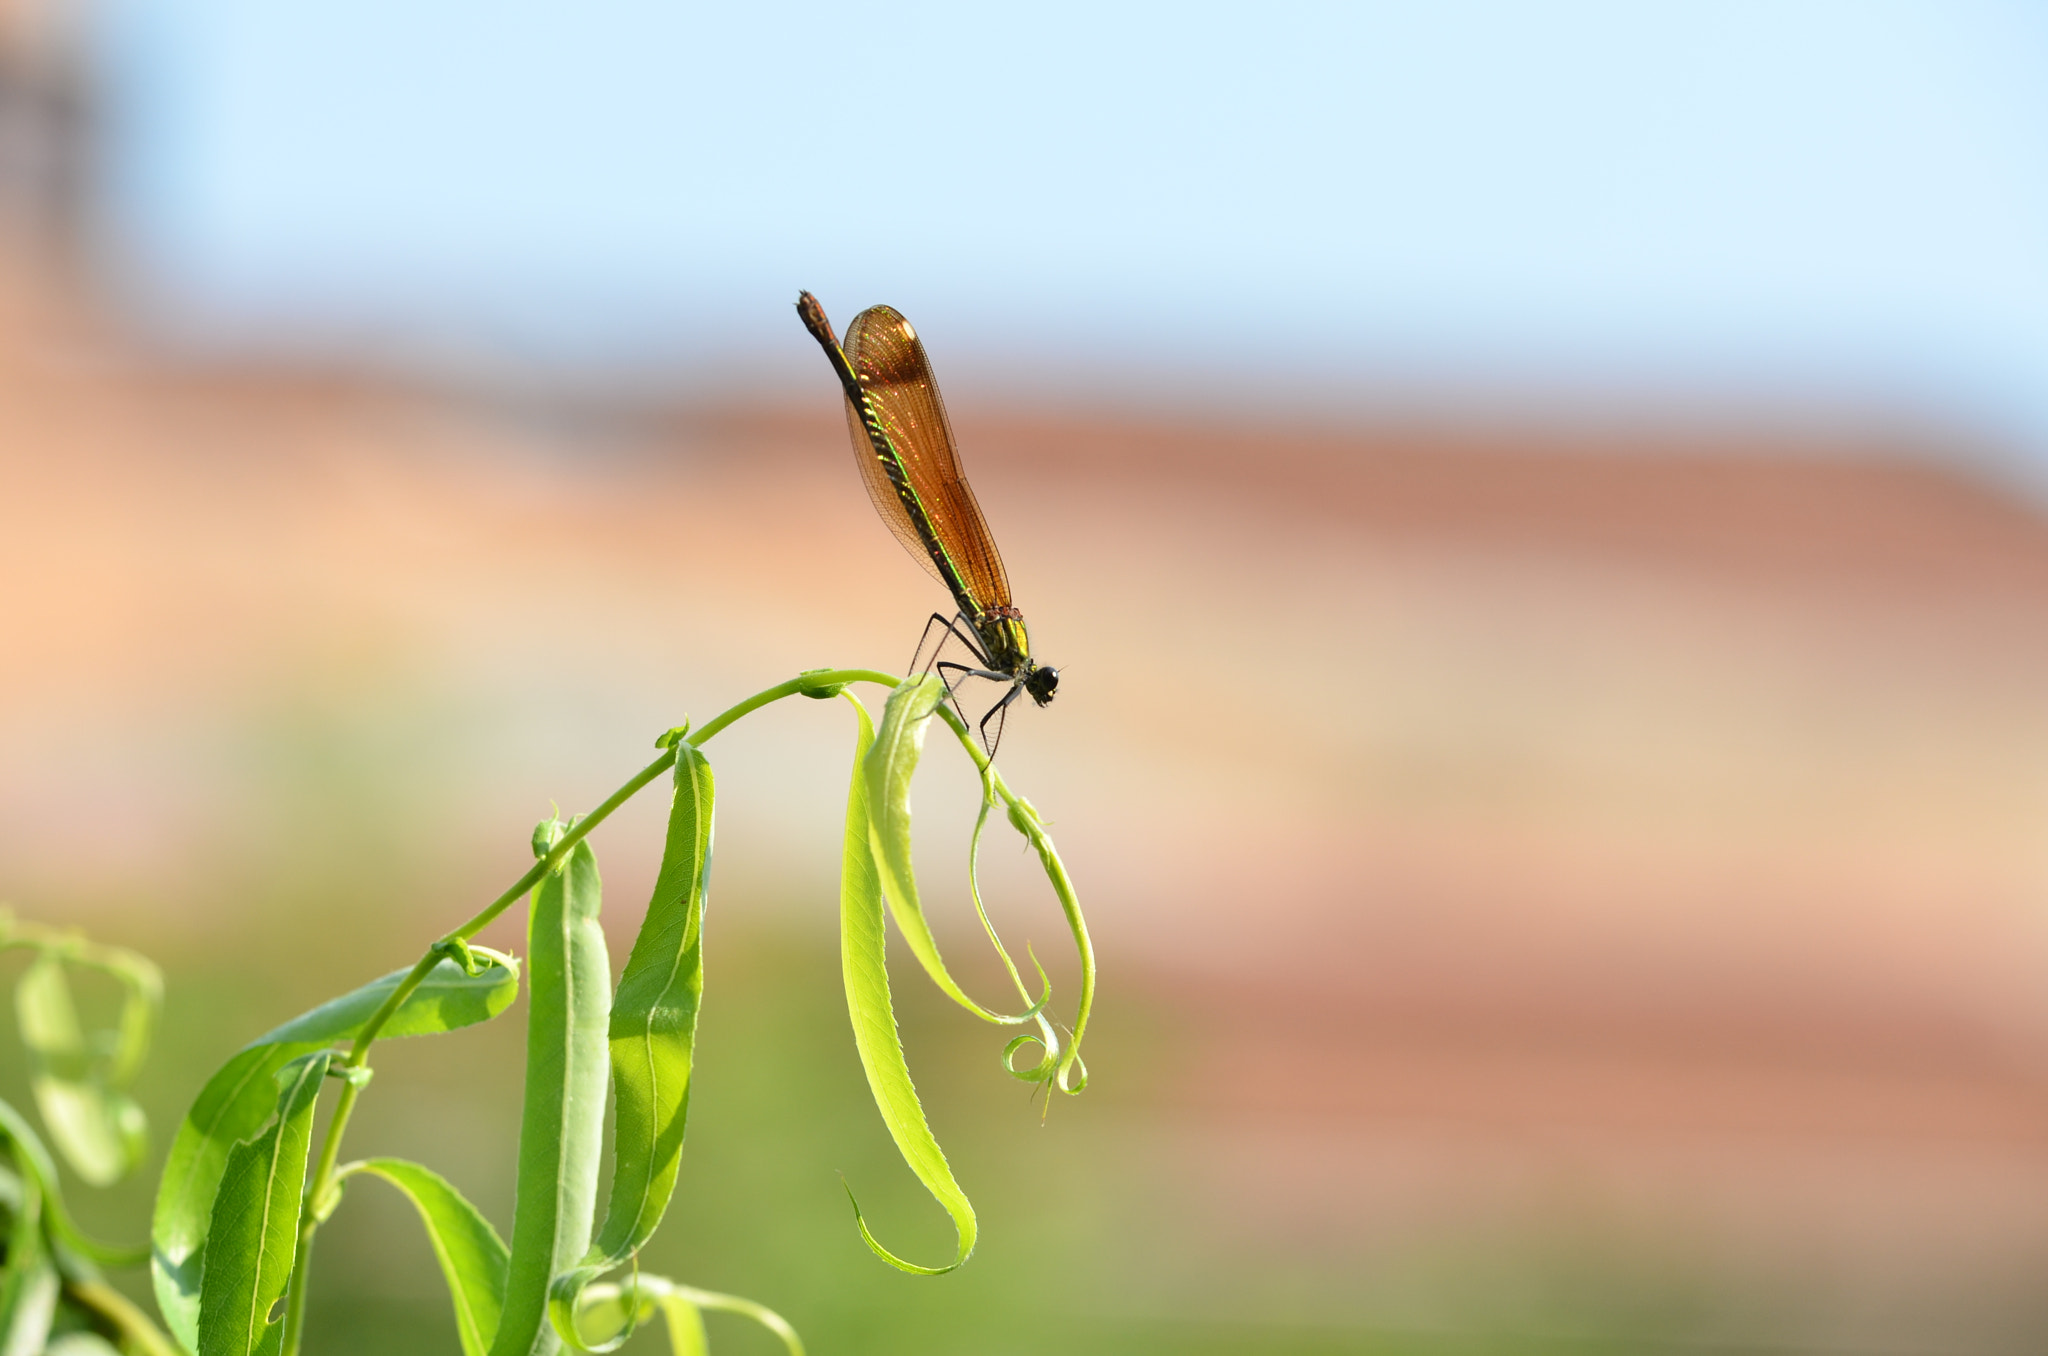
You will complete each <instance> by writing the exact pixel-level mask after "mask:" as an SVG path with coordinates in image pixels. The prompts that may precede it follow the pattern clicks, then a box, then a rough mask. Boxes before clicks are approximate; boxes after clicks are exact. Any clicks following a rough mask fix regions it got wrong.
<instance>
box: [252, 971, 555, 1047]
mask: <svg viewBox="0 0 2048 1356" xmlns="http://www.w3.org/2000/svg"><path fill="white" fill-rule="evenodd" d="M475 950H476V951H477V953H478V954H479V955H483V956H485V957H486V958H488V959H489V960H490V961H491V965H490V966H489V967H487V968H486V969H484V970H483V971H482V972H480V973H478V974H474V975H471V974H466V973H464V971H463V968H462V967H461V966H460V965H459V964H457V963H456V962H455V961H454V960H452V959H444V960H442V961H441V962H440V963H439V964H438V965H436V966H435V967H434V968H433V969H432V970H430V971H428V972H427V977H426V978H425V979H424V980H422V981H420V986H419V987H418V988H417V989H414V990H413V991H412V993H411V994H409V995H408V996H407V997H406V1000H405V1002H404V1004H402V1005H401V1006H400V1007H399V1009H398V1011H397V1012H394V1013H393V1014H391V1020H390V1021H388V1022H386V1023H385V1024H384V1029H383V1031H382V1032H380V1033H379V1036H378V1039H380V1040H389V1039H391V1038H392V1037H394V1036H433V1035H439V1034H440V1033H441V1032H444V1031H454V1030H457V1029H458V1028H461V1027H465V1026H474V1025H476V1024H477V1023H478V1022H487V1021H489V1020H490V1019H491V1018H493V1017H495V1016H497V1015H498V1014H499V1013H501V1012H503V1011H504V1010H505V1009H506V1008H507V1007H509V1006H511V1003H512V1000H513V999H514V998H516V997H518V996H519V965H518V962H516V961H514V960H513V959H512V958H510V957H509V956H502V955H499V954H498V953H497V952H494V951H486V950H485V949H484V948H483V947H477V948H475ZM411 973H412V967H410V966H407V967H406V968H405V969H403V970H393V971H392V972H391V973H390V974H388V975H384V976H383V977H381V978H378V979H373V980H371V981H370V982H369V983H368V984H365V985H363V987H362V988H360V989H357V990H355V991H354V992H353V993H347V994H343V995H342V996H341V997H339V998H336V999H334V1000H332V1001H330V1002H326V1003H322V1004H321V1005H320V1006H319V1007H317V1008H314V1009H313V1010H312V1011H311V1012H308V1013H303V1014H301V1015H300V1016H297V1017H294V1018H293V1019H292V1020H291V1021H289V1022H286V1023H285V1024H284V1025H283V1026H280V1027H278V1028H276V1029H275V1030H273V1031H271V1032H269V1033H267V1034H265V1035H263V1036H260V1037H258V1038H257V1039H256V1040H255V1041H253V1042H251V1044H254V1045H284V1044H291V1043H297V1042H301V1041H318V1042H321V1043H322V1044H326V1043H329V1042H332V1041H342V1040H348V1039H350V1038H351V1037H353V1036H354V1035H355V1034H356V1032H357V1030H358V1029H360V1028H361V1026H362V1024H363V1022H364V1021H365V1020H367V1019H368V1018H369V1016H370V1015H371V1014H372V1013H374V1012H376V1010H377V1009H378V1008H379V1007H381V1006H383V1003H384V1000H385V999H387V998H389V997H390V996H391V991H392V990H393V989H395V988H397V987H398V985H399V983H400V981H402V980H403V979H404V978H405V977H406V976H407V975H409V974H411Z"/></svg>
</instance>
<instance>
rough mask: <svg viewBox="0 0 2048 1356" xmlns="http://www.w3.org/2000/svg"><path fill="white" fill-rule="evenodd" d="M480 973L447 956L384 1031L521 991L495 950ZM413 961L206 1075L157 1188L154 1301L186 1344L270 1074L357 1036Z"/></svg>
mask: <svg viewBox="0 0 2048 1356" xmlns="http://www.w3.org/2000/svg"><path fill="white" fill-rule="evenodd" d="M478 951H479V953H480V954H484V955H486V956H487V957H488V958H489V959H490V960H491V962H492V963H491V965H490V966H489V967H488V968H487V969H485V970H483V971H482V972H481V973H479V974H476V975H469V974H465V973H464V972H463V969H462V967H461V966H460V965H459V964H457V963H456V962H455V961H453V960H443V961H441V962H440V963H439V964H437V965H436V966H435V967H434V969H433V970H432V971H430V972H429V973H428V975H427V978H426V980H425V981H424V982H422V983H421V985H420V987H419V988H418V989H417V990H415V991H414V992H413V994H412V995H411V996H410V997H409V998H407V999H406V1001H405V1003H404V1004H403V1005H401V1006H400V1007H399V1009H398V1011H397V1012H396V1013H394V1014H393V1015H392V1018H391V1021H390V1022H389V1023H388V1024H387V1025H386V1026H385V1028H384V1032H383V1034H384V1035H386V1036H423V1035H429V1034H432V1033H434V1032H440V1031H452V1030H454V1029H456V1028H457V1027H462V1026H469V1025H472V1024H474V1023H477V1022H482V1021H486V1020H488V1019H490V1018H492V1017H495V1016H497V1015H498V1014H499V1013H500V1012H503V1011H504V1010H505V1008H506V1007H507V1006H508V1005H509V1004H510V1003H511V1002H512V1000H513V998H515V997H516V996H517V995H518V992H519V965H518V962H517V961H514V960H513V959H512V958H511V957H509V956H500V955H498V954H496V953H495V952H484V951H483V950H482V948H478ZM409 973H410V971H409V970H395V971H393V972H392V973H390V974H388V975H385V976H383V977H382V978H381V979H376V980H372V981H371V982H370V983H368V984H365V985H364V986H363V987H362V988H360V989H357V990H356V991H355V992H354V993H351V994H347V995H344V996H343V997H341V998H337V999H335V1000H334V1001H332V1002H330V1003H324V1004H322V1005H321V1006H319V1007H317V1008H314V1009H313V1010H312V1011H311V1012H308V1013H306V1014H304V1015H303V1016H300V1017H296V1018H294V1019H292V1020H291V1021H289V1022H286V1023H285V1024H284V1025H283V1026H280V1027H278V1028H276V1029H275V1030H273V1031H271V1032H269V1033H268V1034H267V1035H264V1036H262V1037H259V1038H258V1039H257V1040H255V1041H252V1042H251V1043H250V1044H248V1045H246V1046H244V1047H243V1048H242V1049H241V1050H239V1051H237V1052H236V1053H235V1056H234V1057H233V1058H232V1059H230V1060H229V1061H228V1062H227V1063H226V1064H225V1065H223V1066H222V1067H221V1069H220V1071H219V1072H218V1073H216V1074H214V1076H213V1077H212V1078H210V1079H208V1080H207V1083H206V1086H205V1087H204V1088H202V1089H201V1090H200V1093H199V1096H198V1098H197V1099H196V1100H195V1101H194V1102H193V1103H192V1109H191V1110H190V1111H189V1112H187V1113H186V1114H185V1120H184V1122H183V1123H182V1124H181V1125H179V1127H178V1133H177V1136H176V1137H175V1138H174V1139H173V1140H172V1141H171V1151H170V1155H169V1157H168V1158H167V1160H166V1161H165V1163H164V1174H163V1179H162V1181H161V1182H160V1183H159V1184H158V1187H157V1197H156V1214H155V1218H154V1220H153V1223H152V1226H151V1241H152V1244H153V1251H152V1254H151V1258H150V1269H151V1273H152V1277H153V1279H154V1281H155V1285H156V1300H157V1308H158V1309H159V1310H160V1311H161V1312H162V1314H163V1317H164V1323H165V1325H166V1326H167V1327H169V1328H170V1330H171V1335H172V1336H174V1337H176V1338H177V1339H178V1340H179V1341H180V1342H182V1343H183V1344H184V1345H185V1346H186V1347H188V1348H189V1347H192V1346H194V1345H196V1344H197V1342H198V1340H199V1336H198V1334H199V1274H200V1259H201V1256H202V1254H203V1252H204V1250H205V1247H206V1234H207V1229H208V1227H209V1226H210V1222H211V1220H212V1216H213V1205H214V1197H215V1194H216V1193H217V1192H218V1190H219V1188H220V1182H221V1173H222V1171H223V1169H224V1168H225V1167H226V1165H227V1160H228V1154H229V1151H230V1150H231V1149H232V1148H233V1146H234V1145H235V1144H237V1143H238V1142H240V1141H242V1140H246V1139H248V1138H250V1137H251V1136H253V1135H255V1134H256V1132H257V1131H258V1130H259V1129H260V1128H261V1127H262V1125H263V1124H264V1122H265V1121H266V1120H268V1119H269V1118H270V1116H271V1114H272V1112H273V1111H274V1109H275V1104H276V1093H275V1086H274V1083H273V1080H274V1079H275V1078H276V1076H277V1075H278V1073H279V1072H280V1071H281V1070H283V1068H284V1067H285V1066H286V1065H287V1064H289V1063H291V1062H292V1061H293V1060H294V1059H297V1058H299V1057H300V1056H302V1055H306V1054H309V1053H311V1052H312V1051H314V1050H318V1049H320V1048H322V1047H323V1046H328V1045H332V1044H334V1043H335V1042H338V1041H345V1040H348V1039H350V1038H351V1037H353V1036H354V1035H355V1034H356V1033H357V1031H359V1030H360V1029H361V1027H362V1024H363V1022H364V1020H365V1019H367V1018H368V1017H369V1016H370V1014H371V1013H373V1012H375V1011H376V1010H377V1008H378V1006H379V1005H381V1004H382V1003H383V1001H384V1000H385V998H387V997H388V996H390V993H391V991H392V989H393V988H394V987H396V985H397V984H398V982H399V981H400V980H402V979H403V978H405V976H406V975H407V974H409Z"/></svg>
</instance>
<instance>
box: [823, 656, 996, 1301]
mask: <svg viewBox="0 0 2048 1356" xmlns="http://www.w3.org/2000/svg"><path fill="white" fill-rule="evenodd" d="M898 691H899V692H900V691H901V689H898ZM847 700H848V701H850V702H853V709H854V710H855V712H857V713H858V715H859V718H860V731H859V733H858V735H857V736H856V738H855V742H854V752H853V779H852V785H851V786H850V787H849V789H848V791H847V795H846V838H845V842H844V847H843V853H842V857H841V862H840V873H839V955H840V968H841V971H842V973H843V975H844V978H845V981H846V1011H847V1015H848V1016H849V1017H850V1018H851V1019H852V1021H853V1043H854V1047H855V1048H856V1049H857V1050H859V1052H860V1063H861V1068H862V1069H863V1070H865V1071H866V1073H867V1077H868V1088H869V1089H870V1090H871V1091H872V1092H873V1093H874V1097H875V1107H876V1109H878V1110H879V1111H880V1112H881V1113H882V1123H883V1124H885V1125H887V1126H888V1127H889V1135H890V1137H891V1138H892V1139H894V1140H895V1141H896V1151H897V1152H898V1153H900V1154H902V1155H903V1161H904V1163H905V1164H907V1165H908V1166H909V1168H910V1170H911V1171H912V1172H914V1173H916V1174H917V1179H918V1181H920V1182H923V1183H924V1186H925V1190H927V1191H929V1192H931V1193H932V1196H933V1197H934V1199H936V1200H937V1201H938V1203H939V1204H940V1205H941V1206H942V1207H944V1208H945V1211H946V1213H947V1214H949V1215H951V1216H952V1217H953V1227H954V1229H955V1230H956V1231H957V1232H958V1234H959V1239H960V1247H959V1252H958V1254H957V1255H956V1256H955V1257H954V1258H953V1260H952V1261H951V1262H950V1263H948V1264H947V1265H945V1266H939V1267H927V1266H919V1265H917V1264H916V1263H914V1262H906V1261H904V1260H903V1259H902V1258H900V1257H898V1256H896V1255H895V1254H894V1253H892V1252H890V1251H889V1250H888V1249H887V1248H885V1247H883V1246H882V1245H881V1244H880V1243H879V1242H877V1241H876V1240H875V1236H874V1235H873V1234H872V1233H870V1232H868V1226H867V1221H866V1220H864V1219H862V1218H861V1214H860V1204H859V1202H857V1201H856V1202H855V1203H854V1207H853V1217H854V1221H855V1223H856V1224H858V1225H859V1226H860V1236H861V1237H862V1238H864V1239H866V1240H867V1245H868V1247H870V1248H872V1249H873V1250H874V1252H875V1255H876V1256H877V1257H880V1258H881V1259H882V1260H883V1261H885V1262H887V1263H889V1265H891V1266H893V1267H898V1268H900V1269H902V1270H904V1271H909V1272H914V1273H916V1274H917V1275H920V1276H937V1275H941V1274H943V1273H945V1272H948V1271H951V1270H953V1269H954V1268H955V1267H957V1266H959V1265H960V1264H961V1263H962V1262H965V1261H966V1260H967V1258H968V1256H969V1255H970V1254H971V1253H973V1251H974V1240H975V1229H976V1225H975V1221H974V1206H973V1204H972V1203H970V1202H969V1201H968V1199H967V1193H966V1192H964V1191H962V1190H961V1189H960V1184H959V1183H958V1182H956V1181H954V1180H953V1170H952V1168H951V1167H950V1166H949V1165H948V1164H947V1162H946V1155H945V1152H944V1151H943V1150H942V1149H940V1148H939V1142H938V1140H937V1138H936V1137H934V1136H933V1134H932V1128H931V1125H930V1124H929V1123H928V1122H927V1121H926V1120H925V1115H924V1107H923V1105H922V1104H921V1103H920V1102H919V1101H918V1100H917V1088H916V1087H915V1085H913V1084H912V1083H911V1081H910V1063H909V1061H908V1060H907V1059H906V1058H905V1057H904V1054H903V1038H902V1036H901V1035H900V1034H899V1033H898V1032H897V1029H896V1009H895V1007H894V1006H893V1005H892V1004H891V1002H890V998H889V967H888V962H887V959H886V956H885V954H884V946H885V933H884V929H883V921H882V887H881V882H880V879H879V877H878V873H877V871H876V861H875V858H876V852H875V850H874V848H873V846H872V842H873V839H872V838H871V836H870V826H869V815H868V804H869V802H868V792H869V788H870V787H871V786H872V785H873V781H872V780H871V779H870V777H869V775H868V769H869V768H870V767H872V766H873V764H874V754H875V752H877V751H879V750H880V748H881V745H880V744H878V743H877V742H876V739H875V727H874V725H873V723H872V722H870V721H869V720H868V713H867V709H866V708H865V707H863V706H862V705H861V704H860V703H859V702H858V701H855V700H854V698H853V697H852V696H848V697H847ZM889 700H890V703H891V705H892V706H893V705H894V703H895V701H896V698H895V697H893V696H892V697H891V698H890V699H889ZM926 714H927V715H929V714H930V708H929V706H927V707H926ZM852 1194H853V1192H852V1189H851V1188H850V1187H849V1188H848V1190H847V1195H848V1196H849V1197H851V1196H852Z"/></svg>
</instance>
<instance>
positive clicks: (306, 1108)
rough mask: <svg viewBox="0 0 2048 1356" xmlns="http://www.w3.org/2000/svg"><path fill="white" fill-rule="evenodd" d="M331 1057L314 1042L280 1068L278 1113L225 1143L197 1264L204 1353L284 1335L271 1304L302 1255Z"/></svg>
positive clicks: (214, 1354) (222, 1353)
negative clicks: (303, 1220)
mask: <svg viewBox="0 0 2048 1356" xmlns="http://www.w3.org/2000/svg"><path fill="white" fill-rule="evenodd" d="M333 1058H334V1052H333V1051H331V1050H315V1051H313V1052H312V1053H311V1054H306V1055H300V1056H299V1057H298V1058H297V1059H294V1060H292V1061H291V1062H289V1063H288V1064H286V1065H285V1066H284V1067H283V1068H282V1069H280V1070H278V1072H277V1076H276V1078H275V1079H274V1080H273V1081H274V1082H275V1083H276V1084H277V1089H278V1092H277V1112H276V1115H275V1116H274V1117H272V1119H271V1121H270V1123H269V1124H268V1125H267V1126H265V1127H264V1129H263V1131H262V1133H260V1134H258V1135H257V1136H256V1137H255V1138H254V1139H249V1140H244V1141H242V1142H241V1143H238V1144H236V1145H234V1146H233V1147H231V1148H230V1149H229V1150H228V1156H227V1162H226V1163H225V1164H224V1165H223V1166H222V1169H221V1175H220V1188H219V1190H218V1191H217V1192H216V1193H215V1194H214V1198H213V1209H212V1211H211V1219H210V1220H209V1221H208V1227H207V1231H206V1250H205V1253H204V1258H203V1262H202V1264H201V1267H200V1280H199V1286H200V1289H199V1324H198V1332H199V1344H198V1350H199V1356H251V1353H253V1352H258V1351H262V1352H274V1351H276V1350H278V1347H279V1344H280V1343H281V1342H282V1341H283V1340H284V1328H283V1324H282V1322H281V1321H273V1320H272V1318H271V1317H270V1311H271V1309H272V1307H273V1306H274V1305H276V1303H277V1302H278V1301H279V1300H280V1299H282V1298H284V1288H285V1285H286V1283H287V1282H288V1281H290V1279H291V1273H292V1261H293V1258H294V1257H295V1256H296V1255H297V1245H298V1234H299V1202H300V1199H301V1198H302V1197H303V1196H304V1194H305V1190H306V1157H307V1155H308V1154H309V1153H310V1152H311V1151H312V1148H313V1112H314V1109H315V1107H316V1106H317V1105H318V1102H319V1097H320V1084H321V1081H322V1080H323V1079H325V1078H326V1077H327V1066H328V1065H329V1064H330V1063H331V1062H332V1061H333Z"/></svg>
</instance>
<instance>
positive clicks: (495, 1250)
mask: <svg viewBox="0 0 2048 1356" xmlns="http://www.w3.org/2000/svg"><path fill="white" fill-rule="evenodd" d="M358 1173H367V1174H368V1175H370V1176H372V1177H381V1178H383V1179H384V1180H385V1181H387V1182H389V1183H391V1185H393V1186H395V1187H397V1188H398V1189H399V1190H400V1191H402V1192H404V1193H405V1198H406V1199H407V1200H409V1201H411V1202H412V1205H413V1209H415V1210H417V1211H419V1214H420V1222H421V1223H422V1224H424V1225H426V1227H427V1241H428V1242H429V1243H431V1244H432V1245H433V1248H434V1257H435V1258H436V1260H438V1261H439V1262H440V1263H441V1275H442V1277H443V1279H445V1280H446V1281H447V1282H448V1296H449V1298H450V1299H451V1300H452V1301H453V1302H454V1304H455V1331H456V1335H457V1336H458V1337H459V1338H460V1339H461V1341H462V1352H463V1356H484V1353H485V1352H487V1351H489V1350H490V1347H491V1339H492V1338H493V1337H495V1336H496V1335H497V1332H498V1312H499V1309H500V1307H501V1306H502V1305H503V1303H504V1297H505V1263H506V1258H507V1256H508V1254H507V1251H506V1248H505V1243H504V1240H503V1239H500V1238H499V1237H498V1231H497V1230H495V1229H493V1228H492V1227H491V1222H490V1221H489V1220H487V1219H485V1218H484V1217H483V1216H482V1215H481V1214H479V1213H478V1212H477V1208H476V1207H475V1206H473V1205H471V1204H470V1203H469V1201H468V1200H466V1199H465V1198H464V1197H463V1195H462V1193H461V1192H459V1191H457V1190H456V1189H455V1188H454V1187H453V1186H452V1185H450V1183H449V1182H448V1179H447V1178H445V1177H443V1176H441V1175H440V1174H439V1173H437V1172H434V1171H431V1170H430V1169H427V1168H423V1167H421V1166H420V1165H419V1164H417V1163H408V1162H406V1161H405V1160H404V1159H402V1158H371V1159H366V1160H364V1161H363V1162H360V1163H351V1164H349V1165H348V1166H346V1167H344V1168H342V1169H341V1170H340V1172H339V1173H338V1174H337V1175H336V1176H337V1180H340V1179H345V1178H347V1177H350V1176H353V1175H355V1174H358Z"/></svg>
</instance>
